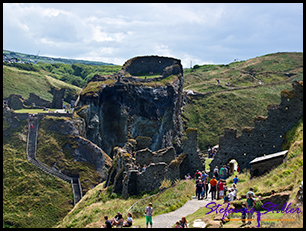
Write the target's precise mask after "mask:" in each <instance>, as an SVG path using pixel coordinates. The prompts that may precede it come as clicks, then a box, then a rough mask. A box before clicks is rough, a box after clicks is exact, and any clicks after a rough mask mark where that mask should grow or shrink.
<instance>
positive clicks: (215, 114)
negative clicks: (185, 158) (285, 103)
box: [183, 52, 303, 153]
mask: <svg viewBox="0 0 306 231" xmlns="http://www.w3.org/2000/svg"><path fill="white" fill-rule="evenodd" d="M217 80H219V84H218V82H217ZM294 80H303V53H294V52H289V53H275V54H268V55H264V56H261V57H256V58H253V59H250V60H247V61H241V62H233V63H230V64H228V65H202V66H199V65H195V66H194V67H193V68H192V69H186V70H184V90H190V91H193V92H194V93H195V94H196V93H197V95H192V94H189V95H188V97H187V104H186V105H185V106H184V112H183V120H184V126H185V128H188V127H196V128H198V145H199V148H200V150H201V151H202V152H204V153H205V152H207V148H208V146H213V145H216V144H218V140H219V136H220V135H223V133H224V129H225V127H235V128H237V130H238V133H239V132H240V131H241V129H242V128H243V127H245V126H253V119H254V116H256V115H257V116H258V115H260V116H267V113H268V111H267V105H268V104H270V103H280V93H281V91H282V90H291V89H292V85H291V83H292V81H294ZM228 83H229V86H227V85H228Z"/></svg>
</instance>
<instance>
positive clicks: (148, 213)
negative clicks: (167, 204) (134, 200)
mask: <svg viewBox="0 0 306 231" xmlns="http://www.w3.org/2000/svg"><path fill="white" fill-rule="evenodd" d="M145 213H146V228H148V225H149V223H150V225H151V228H152V224H153V222H152V215H153V208H152V203H149V206H148V207H147V208H146V210H145Z"/></svg>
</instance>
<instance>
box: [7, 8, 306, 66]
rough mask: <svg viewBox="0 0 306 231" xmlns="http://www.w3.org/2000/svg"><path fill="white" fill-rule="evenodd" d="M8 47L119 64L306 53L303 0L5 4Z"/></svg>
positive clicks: (199, 61)
mask: <svg viewBox="0 0 306 231" xmlns="http://www.w3.org/2000/svg"><path fill="white" fill-rule="evenodd" d="M3 49H5V50H11V51H16V52H21V53H27V54H34V55H36V54H37V53H38V52H39V51H40V52H39V55H41V56H51V57H61V58H72V59H84V60H92V61H102V62H108V63H113V64H118V65H123V63H124V62H125V61H126V60H128V59H130V58H132V57H135V56H142V55H160V56H169V57H174V58H178V59H181V60H182V64H183V67H184V68H186V67H187V68H189V67H190V62H191V61H192V65H195V64H199V65H202V64H208V63H210V64H228V63H231V62H233V61H234V59H238V60H247V59H250V58H255V57H257V56H262V55H265V54H269V53H276V52H303V4H302V3H272V4H267V3H255V4H251V3H244V4H242V3H241V4H240V3H227V4H225V3H210V4H207V3H135V4H134V3H126V4H123V3H97V4H92V3H88V4H83V3H67V4H63V3H33V4H30V3H25V4H20V3H18V4H11V3H4V4H3Z"/></svg>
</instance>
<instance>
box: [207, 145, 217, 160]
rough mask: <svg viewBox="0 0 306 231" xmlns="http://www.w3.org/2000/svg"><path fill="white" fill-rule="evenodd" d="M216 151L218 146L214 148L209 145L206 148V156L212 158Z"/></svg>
mask: <svg viewBox="0 0 306 231" xmlns="http://www.w3.org/2000/svg"><path fill="white" fill-rule="evenodd" d="M217 151H218V148H216V147H213V148H210V146H209V147H208V150H207V154H208V158H214V156H215V154H216V153H217Z"/></svg>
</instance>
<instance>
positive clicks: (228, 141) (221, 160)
mask: <svg viewBox="0 0 306 231" xmlns="http://www.w3.org/2000/svg"><path fill="white" fill-rule="evenodd" d="M292 86H293V90H292V91H287V90H285V91H281V103H280V104H279V105H278V104H269V105H268V106H267V110H268V116H267V117H264V116H255V118H254V127H244V128H243V129H242V134H241V136H237V130H236V129H235V128H225V132H224V135H223V136H220V137H219V149H218V152H217V153H216V155H215V157H214V160H213V161H212V162H211V163H210V169H214V168H215V166H218V167H219V168H220V167H221V166H223V165H224V164H227V163H228V162H229V161H230V160H232V159H235V160H236V161H237V162H238V165H239V168H240V169H241V170H242V171H243V169H246V168H250V165H249V163H250V162H251V161H252V160H253V159H255V158H256V157H260V156H264V155H267V154H272V153H276V152H280V151H282V148H281V145H282V143H283V141H284V139H285V134H286V132H287V131H288V130H289V129H290V128H292V126H293V125H294V124H295V123H296V122H297V121H298V120H299V119H300V117H301V116H303V81H294V82H293V83H292ZM212 174H213V171H210V176H212Z"/></svg>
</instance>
